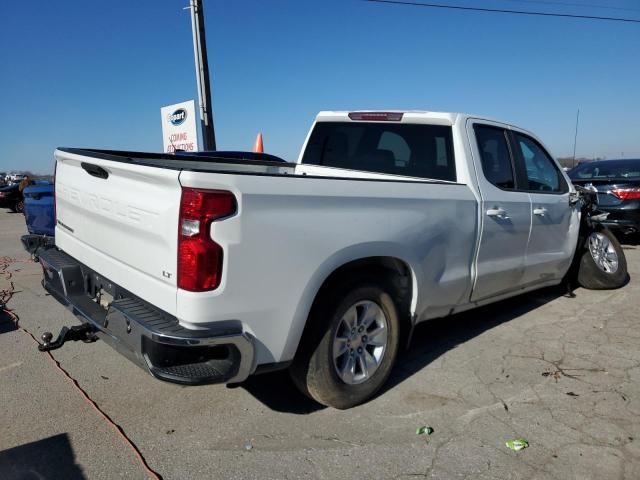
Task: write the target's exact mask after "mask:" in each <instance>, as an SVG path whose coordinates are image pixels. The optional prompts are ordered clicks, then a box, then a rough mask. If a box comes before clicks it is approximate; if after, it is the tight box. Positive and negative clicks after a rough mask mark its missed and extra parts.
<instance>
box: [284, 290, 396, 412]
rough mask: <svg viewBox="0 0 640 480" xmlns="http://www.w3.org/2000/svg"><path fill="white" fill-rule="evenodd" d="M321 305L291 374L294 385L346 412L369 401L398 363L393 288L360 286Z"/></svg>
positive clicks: (337, 292)
mask: <svg viewBox="0 0 640 480" xmlns="http://www.w3.org/2000/svg"><path fill="white" fill-rule="evenodd" d="M340 290H341V289H336V290H335V291H334V292H332V293H330V294H329V295H327V296H326V297H325V299H324V300H323V301H321V302H318V303H319V304H318V305H316V306H315V307H314V309H313V311H312V312H311V315H310V318H309V321H310V322H313V324H314V325H315V326H316V328H315V334H314V333H313V332H307V335H306V338H304V339H303V341H302V343H301V346H300V349H299V353H298V355H297V356H296V359H295V360H294V363H293V365H292V368H291V376H292V378H293V380H294V383H295V384H296V385H297V386H298V388H300V390H302V391H303V392H304V393H306V394H307V395H309V396H310V397H311V398H313V399H314V400H316V401H317V402H319V403H322V404H323V405H327V406H330V407H334V408H339V409H345V408H350V407H354V406H356V405H359V404H361V403H363V402H365V401H367V400H368V399H370V398H371V397H372V396H373V395H374V394H375V393H376V392H377V391H378V390H379V389H380V388H381V387H382V386H383V385H384V383H385V382H386V380H387V378H388V377H389V374H390V373H391V369H392V367H393V364H394V363H395V359H396V355H397V352H398V345H399V333H400V332H399V330H400V323H399V317H398V310H397V307H396V305H395V302H394V300H393V298H392V297H391V292H392V289H391V288H387V287H385V286H382V285H378V284H374V283H370V282H367V283H361V284H359V285H358V286H355V287H352V288H351V289H349V290H342V291H340Z"/></svg>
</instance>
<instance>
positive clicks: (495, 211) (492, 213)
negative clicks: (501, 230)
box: [487, 208, 509, 220]
mask: <svg viewBox="0 0 640 480" xmlns="http://www.w3.org/2000/svg"><path fill="white" fill-rule="evenodd" d="M487 215H488V216H489V217H497V218H502V219H504V220H507V219H508V218H509V216H508V215H507V212H506V211H505V210H504V209H503V208H490V209H489V210H487Z"/></svg>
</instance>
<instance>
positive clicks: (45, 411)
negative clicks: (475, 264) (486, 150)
mask: <svg viewBox="0 0 640 480" xmlns="http://www.w3.org/2000/svg"><path fill="white" fill-rule="evenodd" d="M23 233H25V226H24V219H23V217H22V216H21V215H18V214H10V213H8V212H7V211H4V210H0V257H11V261H8V262H6V263H7V267H6V268H7V271H9V272H11V274H12V280H13V282H14V284H15V294H14V296H13V298H12V299H11V300H10V302H9V303H8V307H9V308H10V309H12V310H14V311H15V313H17V314H18V315H19V317H20V322H19V325H20V327H22V328H23V329H25V330H26V331H28V332H31V333H32V334H33V335H35V337H36V338H39V337H40V335H41V334H42V333H43V332H45V331H53V332H54V333H57V332H58V331H59V329H60V328H61V327H62V326H64V325H74V324H77V323H78V322H77V320H76V319H75V317H73V316H72V315H71V314H70V313H69V312H68V311H67V310H65V309H64V308H63V307H62V306H61V305H59V304H58V303H57V302H56V301H55V300H53V299H52V298H51V297H49V296H48V295H46V294H45V292H44V290H43V289H42V287H41V286H40V274H41V270H40V267H39V265H38V264H36V263H33V262H31V261H29V259H28V258H27V255H26V254H25V252H24V251H23V250H22V248H21V245H20V242H19V236H20V235H21V234H23ZM625 252H626V254H627V261H628V264H629V272H630V275H631V282H630V283H629V284H628V285H627V286H625V287H624V288H622V289H619V290H615V291H587V290H583V289H578V290H577V291H576V298H573V299H572V298H567V297H565V296H563V295H562V292H559V291H558V290H553V289H551V290H549V289H547V290H543V291H539V292H535V293H531V294H527V295H523V296H520V297H517V298H514V299H511V300H508V301H504V302H500V303H498V304H495V305H492V306H489V307H485V308H482V309H479V310H475V311H471V312H467V313H465V314H461V315H456V316H454V317H451V318H447V319H443V320H438V321H433V322H429V323H427V324H423V325H422V326H420V327H419V328H418V329H417V332H416V335H415V337H414V340H413V342H412V346H411V348H410V350H409V351H408V352H406V353H405V354H404V355H403V356H402V358H400V360H399V363H398V365H397V367H396V369H395V371H394V374H393V376H392V378H391V381H390V382H389V384H388V386H387V388H386V389H385V390H384V391H383V392H382V393H381V394H380V395H379V396H378V397H377V398H375V399H374V400H373V401H370V402H369V403H367V404H365V405H362V406H360V407H357V408H354V409H351V410H348V411H338V410H333V409H327V408H321V407H319V406H318V405H316V404H314V403H313V402H311V401H310V400H308V399H306V398H305V397H303V396H302V395H301V394H299V393H298V392H297V391H296V390H295V388H294V387H293V386H292V384H291V383H290V381H289V380H288V377H287V375H286V374H284V373H274V374H267V375H262V376H259V377H252V378H251V379H250V380H249V381H248V382H246V383H245V384H243V385H241V386H240V387H237V388H227V387H225V386H220V385H218V386H205V387H182V386H178V385H172V384H168V383H163V382H160V381H158V380H155V379H153V378H152V377H151V376H150V375H148V374H147V373H145V372H143V371H142V370H141V369H140V368H138V367H136V366H135V365H133V364H131V363H130V362H128V361H127V360H126V359H124V358H123V357H122V356H120V355H119V354H117V353H116V352H115V351H113V350H112V349H111V348H110V347H108V346H107V345H105V344H103V343H101V342H97V343H94V344H83V343H79V342H73V343H70V344H67V345H65V346H64V348H62V349H60V350H56V351H54V352H52V353H53V357H54V358H55V359H56V360H57V361H58V362H59V363H60V365H61V366H62V367H63V368H64V369H65V370H67V371H68V372H69V374H70V375H71V376H72V377H73V378H74V379H75V380H76V381H77V382H78V385H79V386H80V387H81V388H82V389H84V390H85V391H86V392H87V394H88V395H89V396H90V397H91V399H92V400H93V401H95V402H96V404H97V405H98V406H99V407H100V408H101V409H102V410H103V411H104V412H105V413H106V414H107V415H108V416H109V417H110V418H111V419H112V420H113V421H114V422H115V423H116V424H117V425H118V426H119V427H120V428H122V430H123V431H124V433H125V434H126V436H128V438H129V439H130V440H131V441H132V442H133V443H134V444H135V445H136V446H137V447H138V449H139V450H140V452H141V454H142V455H143V456H144V458H145V459H146V461H147V462H148V464H149V466H150V467H151V468H152V469H153V470H154V471H156V472H157V473H158V474H159V475H161V476H162V477H163V478H165V479H192V478H193V479H197V478H207V479H211V478H223V479H233V478H238V479H251V478H256V479H272V478H273V479H285V478H286V479H298V478H300V479H306V478H308V479H314V478H319V479H333V478H343V479H344V478H356V477H359V478H370V479H390V478H406V479H411V478H431V479H451V478H456V479H465V478H469V479H519V478H522V479H539V480H542V479H562V480H566V479H585V478H592V479H629V480H631V479H638V478H640V328H639V327H640V286H639V284H638V283H637V282H636V278H639V276H640V247H637V246H634V245H626V246H625ZM7 286H8V281H7V279H6V275H4V276H2V275H0V290H1V289H4V288H7ZM423 425H428V426H431V427H432V428H433V429H434V432H433V434H432V435H419V436H418V435H416V428H417V427H420V426H423ZM515 438H525V439H527V440H528V441H529V448H527V449H525V450H522V451H520V452H514V451H511V450H509V449H508V448H506V446H505V442H506V441H507V440H511V439H515ZM148 476H149V473H148V472H147V471H145V469H144V468H143V467H142V464H141V462H140V460H139V459H138V458H137V457H136V456H135V454H134V451H133V450H132V448H131V447H130V446H129V445H128V444H127V443H126V442H125V441H124V440H123V438H122V437H121V436H120V435H119V434H118V432H117V431H116V430H115V429H114V428H113V426H111V425H109V424H108V423H107V422H106V421H105V420H104V419H103V418H102V417H101V416H100V415H99V414H98V413H97V412H96V411H95V410H94V409H93V407H92V406H91V405H90V404H89V403H88V402H87V401H86V399H85V398H83V397H82V395H81V394H80V392H79V390H78V389H77V388H76V387H75V386H74V385H73V384H72V382H71V381H69V379H68V378H66V377H65V376H64V375H63V373H62V371H61V370H59V369H58V368H57V367H56V365H55V363H54V362H52V361H51V359H49V358H48V357H47V356H46V355H45V354H42V353H40V352H38V351H37V349H36V345H35V343H34V341H33V339H32V338H31V337H30V336H29V335H28V334H27V333H26V332H25V331H24V330H22V329H17V328H16V327H15V325H14V323H13V322H12V320H11V319H10V318H9V316H8V315H6V314H3V315H2V316H0V478H2V479H27V478H28V479H31V478H45V479H53V478H65V479H82V478H87V479H103V478H104V479H107V478H133V479H135V478H147V477H148Z"/></svg>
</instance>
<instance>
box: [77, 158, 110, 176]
mask: <svg viewBox="0 0 640 480" xmlns="http://www.w3.org/2000/svg"><path fill="white" fill-rule="evenodd" d="M80 166H81V167H82V169H83V170H84V171H85V172H87V173H88V174H89V175H91V176H92V177H97V178H102V179H104V180H106V179H107V178H109V172H107V171H106V170H105V169H104V168H102V167H101V166H100V165H94V164H93V163H86V162H82V163H80Z"/></svg>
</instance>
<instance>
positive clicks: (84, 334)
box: [38, 323, 98, 352]
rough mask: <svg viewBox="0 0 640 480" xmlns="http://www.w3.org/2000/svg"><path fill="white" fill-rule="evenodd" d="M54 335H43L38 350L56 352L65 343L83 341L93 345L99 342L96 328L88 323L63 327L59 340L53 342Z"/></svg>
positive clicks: (45, 333)
mask: <svg viewBox="0 0 640 480" xmlns="http://www.w3.org/2000/svg"><path fill="white" fill-rule="evenodd" d="M52 340H53V334H52V333H51V332H44V333H43V334H42V343H41V344H40V345H38V350H40V351H41V352H48V351H49V350H55V349H56V348H60V347H61V346H62V345H64V342H69V341H74V342H77V341H83V342H84V343H92V342H95V341H96V340H98V336H97V335H96V328H95V327H93V326H92V325H90V324H88V323H83V324H82V325H74V326H72V327H62V330H60V333H59V334H58V338H56V339H55V340H53V341H52Z"/></svg>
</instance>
